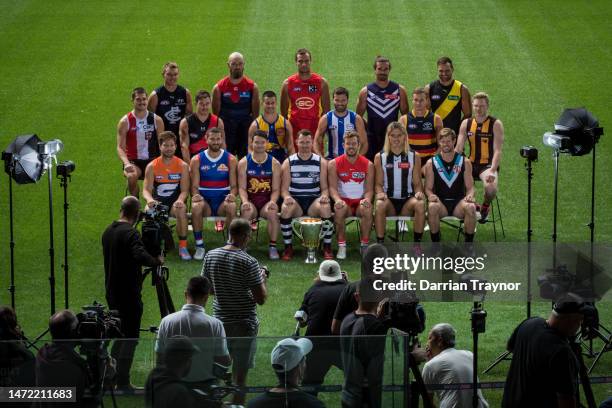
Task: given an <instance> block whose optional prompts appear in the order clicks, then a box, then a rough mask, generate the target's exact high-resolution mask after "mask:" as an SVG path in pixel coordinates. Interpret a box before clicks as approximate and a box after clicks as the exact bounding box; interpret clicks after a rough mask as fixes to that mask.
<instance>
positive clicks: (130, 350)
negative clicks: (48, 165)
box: [102, 196, 163, 390]
mask: <svg viewBox="0 0 612 408" xmlns="http://www.w3.org/2000/svg"><path fill="white" fill-rule="evenodd" d="M139 213H140V202H139V201H138V199H137V198H136V197H133V196H128V197H125V198H124V199H123V201H122V202H121V213H120V218H119V220H117V221H114V222H113V223H112V224H111V225H109V226H108V228H106V231H104V234H103V235H102V248H103V254H104V278H105V284H106V301H107V303H108V308H109V309H111V310H117V311H118V312H119V317H120V318H121V332H122V333H123V336H124V337H125V338H126V339H137V338H138V337H139V336H140V319H141V317H142V310H143V309H142V300H141V296H140V292H141V291H142V280H143V275H142V265H145V266H158V265H161V264H162V263H163V258H162V257H161V256H160V257H158V258H154V257H152V256H151V255H150V254H149V253H148V252H147V251H146V249H145V247H144V244H143V242H142V241H141V239H140V234H139V233H138V231H137V230H136V229H135V228H134V225H135V224H136V221H138V214H139ZM136 344H137V342H136V341H126V340H120V341H116V342H114V344H113V348H112V350H111V355H112V356H113V357H114V358H115V359H116V360H117V388H119V389H124V390H131V389H133V387H132V386H131V384H130V368H131V366H132V360H133V358H134V351H135V349H136Z"/></svg>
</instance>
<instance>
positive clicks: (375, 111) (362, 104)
mask: <svg viewBox="0 0 612 408" xmlns="http://www.w3.org/2000/svg"><path fill="white" fill-rule="evenodd" d="M390 72H391V62H390V61H389V59H388V58H386V57H382V56H380V55H379V56H377V57H376V59H375V60H374V74H375V75H376V81H374V82H372V83H369V84H368V85H366V86H364V87H363V88H362V89H361V91H360V92H359V101H358V102H357V109H355V110H356V111H357V114H358V115H360V116H363V114H364V113H365V112H366V110H367V112H368V121H367V124H368V153H367V154H366V157H367V158H368V160H370V161H373V160H374V156H375V155H376V153H379V152H380V151H381V150H382V148H383V146H384V144H385V137H386V134H387V126H388V125H389V123H391V122H395V121H397V119H398V118H399V113H400V112H401V114H402V115H405V114H406V113H407V112H408V109H409V108H408V96H407V95H406V89H405V88H404V87H403V86H402V85H400V84H398V83H397V82H393V81H390V80H389V73H390Z"/></svg>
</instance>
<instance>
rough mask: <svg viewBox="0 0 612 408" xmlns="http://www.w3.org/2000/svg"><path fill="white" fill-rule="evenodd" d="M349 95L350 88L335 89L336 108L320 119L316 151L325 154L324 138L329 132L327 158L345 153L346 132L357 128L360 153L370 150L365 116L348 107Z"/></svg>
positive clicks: (315, 144)
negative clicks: (364, 121)
mask: <svg viewBox="0 0 612 408" xmlns="http://www.w3.org/2000/svg"><path fill="white" fill-rule="evenodd" d="M348 97H349V93H348V89H346V88H343V87H338V88H336V89H334V110H333V111H329V112H327V114H325V115H323V116H321V119H320V120H319V127H318V128H317V133H316V135H315V142H314V151H315V153H317V154H319V155H321V156H323V154H324V153H323V150H324V146H323V138H324V137H325V133H327V134H328V135H329V139H328V141H327V156H326V159H328V160H331V159H334V158H336V157H338V156H340V155H341V154H344V143H343V142H344V134H345V133H346V132H348V131H351V130H356V131H357V133H359V141H360V145H361V149H360V151H359V153H360V154H365V153H366V152H367V151H368V139H367V136H366V131H365V125H364V123H363V118H362V117H361V116H359V115H357V114H356V113H355V112H353V111H351V110H348V109H347V106H348Z"/></svg>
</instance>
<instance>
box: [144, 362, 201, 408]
mask: <svg viewBox="0 0 612 408" xmlns="http://www.w3.org/2000/svg"><path fill="white" fill-rule="evenodd" d="M172 406H177V407H179V406H180V407H181V408H192V407H196V401H195V396H194V394H193V392H192V391H191V390H190V389H189V387H188V386H187V384H186V383H185V382H183V381H182V380H181V378H179V377H178V376H177V375H176V374H175V373H173V372H172V371H170V370H168V369H167V368H166V367H165V366H163V365H158V366H157V367H155V368H154V369H153V370H152V371H151V373H149V377H148V378H147V384H146V385H145V407H147V408H162V407H172Z"/></svg>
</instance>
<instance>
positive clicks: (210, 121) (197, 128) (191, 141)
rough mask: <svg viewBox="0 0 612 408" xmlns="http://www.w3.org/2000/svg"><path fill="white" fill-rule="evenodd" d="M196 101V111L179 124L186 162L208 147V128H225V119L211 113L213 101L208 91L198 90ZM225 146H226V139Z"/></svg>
mask: <svg viewBox="0 0 612 408" xmlns="http://www.w3.org/2000/svg"><path fill="white" fill-rule="evenodd" d="M195 101H196V111H195V112H194V113H192V114H191V115H189V116H187V117H186V118H184V119H183V120H181V124H180V126H179V135H180V138H181V139H180V142H181V151H182V152H183V160H185V162H186V163H189V161H190V160H191V158H192V157H193V156H195V155H196V154H198V153H200V152H201V151H202V150H206V149H207V148H208V142H207V141H206V132H207V131H208V129H212V128H219V129H221V130H223V129H224V125H223V120H222V119H221V118H220V117H218V116H217V115H215V114H214V113H210V105H211V101H210V94H209V93H208V91H204V90H200V91H198V93H197V94H196V97H195ZM223 147H224V148H225V139H224V141H223Z"/></svg>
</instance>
